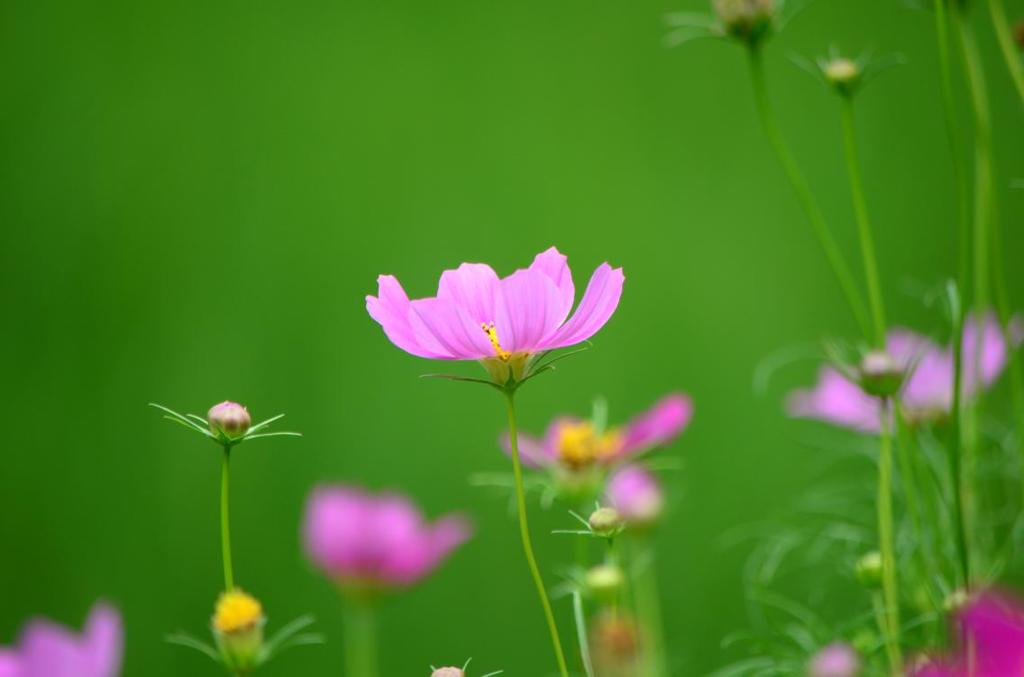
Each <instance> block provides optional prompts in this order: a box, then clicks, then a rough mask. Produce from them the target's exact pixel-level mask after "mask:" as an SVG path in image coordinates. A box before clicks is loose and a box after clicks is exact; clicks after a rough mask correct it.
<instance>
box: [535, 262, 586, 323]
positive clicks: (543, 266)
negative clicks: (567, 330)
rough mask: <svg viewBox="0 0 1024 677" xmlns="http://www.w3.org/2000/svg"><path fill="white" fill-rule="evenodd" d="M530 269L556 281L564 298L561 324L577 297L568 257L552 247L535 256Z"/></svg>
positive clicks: (561, 307)
mask: <svg viewBox="0 0 1024 677" xmlns="http://www.w3.org/2000/svg"><path fill="white" fill-rule="evenodd" d="M530 270H536V271H539V272H541V273H544V274H545V275H547V276H548V277H549V278H551V281H552V282H554V283H555V287H556V288H557V289H558V293H559V296H560V297H561V299H562V303H561V305H560V306H559V312H560V313H561V318H560V319H559V321H558V322H559V324H561V323H562V322H564V321H565V318H567V317H568V316H569V311H570V310H572V304H573V301H574V300H575V299H576V287H575V286H574V285H573V282H572V271H571V270H569V265H568V263H567V262H566V257H565V256H564V255H563V254H562V253H561V252H559V251H558V249H557V248H555V247H551V248H549V249H546V250H545V251H543V252H541V253H540V254H537V256H536V257H534V259H533V263H531V264H530Z"/></svg>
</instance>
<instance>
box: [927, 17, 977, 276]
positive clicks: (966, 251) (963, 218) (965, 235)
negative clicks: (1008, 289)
mask: <svg viewBox="0 0 1024 677" xmlns="http://www.w3.org/2000/svg"><path fill="white" fill-rule="evenodd" d="M946 2H947V0H935V36H936V41H937V43H938V48H939V49H938V51H939V75H940V82H941V85H942V114H943V118H944V119H945V123H946V137H947V140H948V142H949V153H950V159H951V160H952V162H953V181H954V184H955V185H956V206H957V243H958V246H959V249H958V251H957V280H958V281H959V283H960V286H961V289H963V288H964V286H965V285H966V284H967V277H968V275H969V274H970V269H969V267H970V219H971V217H970V198H969V196H968V190H967V169H966V167H965V163H964V160H963V150H962V144H961V141H960V134H959V132H958V130H957V124H956V98H955V96H954V94H953V76H952V66H951V64H950V50H949V18H948V15H947V12H946Z"/></svg>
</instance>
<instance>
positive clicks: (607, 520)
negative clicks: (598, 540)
mask: <svg viewBox="0 0 1024 677" xmlns="http://www.w3.org/2000/svg"><path fill="white" fill-rule="evenodd" d="M587 523H588V524H589V525H590V528H591V529H592V530H593V531H594V533H595V534H598V535H600V536H614V535H615V534H616V533H617V532H618V531H619V529H621V528H622V515H620V514H619V511H618V510H616V509H615V508H609V507H604V508H598V509H597V510H595V511H594V512H592V513H590V519H588V520H587Z"/></svg>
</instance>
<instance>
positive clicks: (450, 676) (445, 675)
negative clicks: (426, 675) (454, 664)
mask: <svg viewBox="0 0 1024 677" xmlns="http://www.w3.org/2000/svg"><path fill="white" fill-rule="evenodd" d="M430 677H466V673H465V672H463V670H462V668H438V669H437V670H434V671H433V672H431V673H430Z"/></svg>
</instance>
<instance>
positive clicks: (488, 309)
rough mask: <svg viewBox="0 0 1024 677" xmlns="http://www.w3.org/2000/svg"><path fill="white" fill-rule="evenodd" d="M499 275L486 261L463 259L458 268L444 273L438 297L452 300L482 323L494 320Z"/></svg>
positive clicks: (478, 322)
mask: <svg viewBox="0 0 1024 677" xmlns="http://www.w3.org/2000/svg"><path fill="white" fill-rule="evenodd" d="M498 284H499V282H498V275H497V274H496V273H495V272H494V270H493V269H492V268H491V267H490V266H488V265H487V264H485V263H463V264H462V265H461V266H459V267H458V268H457V269H455V270H446V271H444V272H443V273H441V281H440V283H439V284H438V286H437V298H439V299H445V300H447V301H450V302H451V303H452V305H453V306H455V307H456V308H459V309H461V310H462V311H463V312H464V313H465V314H466V316H467V317H469V319H470V320H471V321H472V322H473V324H474V326H476V327H479V325H480V324H481V323H483V322H494V321H495V319H496V318H495V315H496V310H495V302H496V299H497V295H498Z"/></svg>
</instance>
